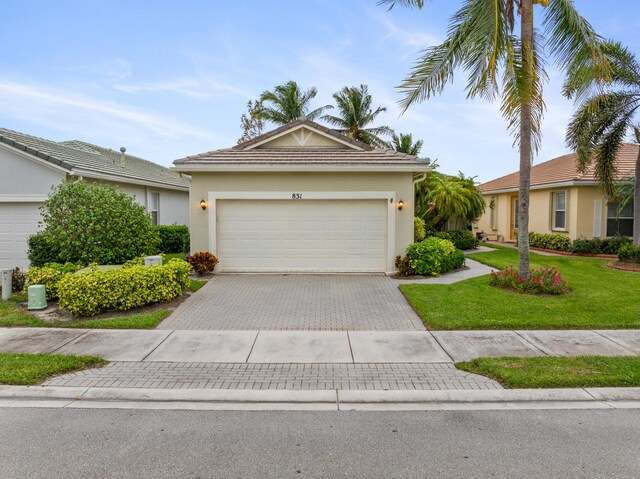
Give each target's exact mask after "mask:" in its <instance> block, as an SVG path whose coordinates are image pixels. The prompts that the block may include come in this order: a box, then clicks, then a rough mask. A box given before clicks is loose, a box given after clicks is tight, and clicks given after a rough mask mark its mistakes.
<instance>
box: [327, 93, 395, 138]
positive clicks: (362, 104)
mask: <svg viewBox="0 0 640 479" xmlns="http://www.w3.org/2000/svg"><path fill="white" fill-rule="evenodd" d="M333 99H334V100H335V102H336V108H337V110H338V114H337V115H336V116H334V115H324V116H323V117H322V119H323V120H324V121H326V122H327V123H329V124H331V125H333V126H335V127H337V128H336V131H339V132H340V133H344V134H345V135H347V136H348V137H349V138H353V139H354V140H358V141H362V142H364V143H367V144H369V145H373V146H378V147H384V146H387V143H386V142H385V141H384V140H383V139H382V138H380V136H381V135H389V134H391V133H393V130H392V129H391V128H389V127H388V126H368V125H370V124H371V123H373V122H374V121H375V119H376V117H377V116H378V115H379V114H380V113H382V112H385V111H387V109H386V108H385V107H382V106H379V107H377V108H376V109H373V107H372V104H373V99H372V98H371V94H370V93H369V89H368V87H367V85H360V86H359V87H355V86H353V87H347V86H346V87H344V88H343V89H342V90H340V91H338V92H336V93H334V94H333Z"/></svg>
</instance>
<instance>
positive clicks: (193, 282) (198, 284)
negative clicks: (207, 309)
mask: <svg viewBox="0 0 640 479" xmlns="http://www.w3.org/2000/svg"><path fill="white" fill-rule="evenodd" d="M205 284H207V282H206V281H202V280H201V279H190V280H189V288H188V289H189V291H191V292H192V293H195V292H196V291H198V290H199V289H200V288H202V287H203V286H204V285H205Z"/></svg>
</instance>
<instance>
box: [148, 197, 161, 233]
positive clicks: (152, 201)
mask: <svg viewBox="0 0 640 479" xmlns="http://www.w3.org/2000/svg"><path fill="white" fill-rule="evenodd" d="M149 213H151V222H152V223H153V224H154V225H158V224H159V221H160V193H151V194H150V195H149Z"/></svg>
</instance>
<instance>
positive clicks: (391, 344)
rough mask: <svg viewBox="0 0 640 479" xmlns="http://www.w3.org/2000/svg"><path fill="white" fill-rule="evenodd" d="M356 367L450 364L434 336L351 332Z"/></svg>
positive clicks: (414, 333) (406, 333)
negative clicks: (370, 365)
mask: <svg viewBox="0 0 640 479" xmlns="http://www.w3.org/2000/svg"><path fill="white" fill-rule="evenodd" d="M349 339H350V341H351V350H352V351H353V360H354V362H356V363H444V362H447V363H450V362H451V358H450V357H449V356H448V355H447V353H445V352H444V350H443V349H442V348H441V347H440V345H439V344H438V343H437V341H436V340H435V339H433V336H431V334H429V333H428V332H426V331H425V332H420V331H416V332H413V331H351V332H349Z"/></svg>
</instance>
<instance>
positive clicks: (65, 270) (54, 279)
mask: <svg viewBox="0 0 640 479" xmlns="http://www.w3.org/2000/svg"><path fill="white" fill-rule="evenodd" d="M80 268H81V267H80V266H78V265H75V264H73V263H66V264H60V263H47V264H46V265H44V266H43V267H41V268H38V267H34V268H29V269H28V270H27V272H26V273H25V277H26V278H25V283H24V290H25V291H26V290H27V288H28V287H29V286H32V285H34V284H42V285H44V288H45V291H46V297H47V299H48V300H53V299H57V298H58V284H59V283H60V281H61V280H62V278H64V277H65V276H69V275H71V274H73V273H75V272H76V271H78V270H79V269H80Z"/></svg>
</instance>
